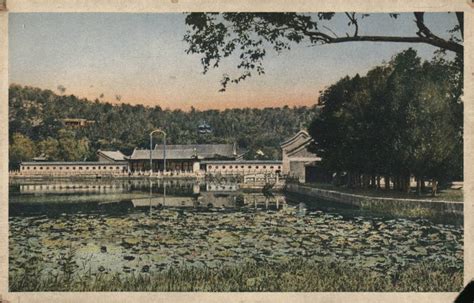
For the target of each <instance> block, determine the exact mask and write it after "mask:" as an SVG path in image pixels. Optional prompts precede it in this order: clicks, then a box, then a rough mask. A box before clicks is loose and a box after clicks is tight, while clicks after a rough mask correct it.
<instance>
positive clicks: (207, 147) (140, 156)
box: [128, 144, 243, 172]
mask: <svg viewBox="0 0 474 303" xmlns="http://www.w3.org/2000/svg"><path fill="white" fill-rule="evenodd" d="M242 154H243V153H242V151H239V150H238V149H237V146H236V145H235V144H174V145H167V146H166V151H165V150H164V147H163V146H162V145H158V144H157V145H156V146H155V148H154V149H153V150H152V151H151V158H152V163H153V164H152V165H153V171H162V170H163V167H164V158H165V157H166V170H169V171H192V172H199V170H200V169H201V166H200V163H201V162H202V161H206V160H216V159H219V160H222V159H225V160H237V159H239V158H241V157H242ZM128 161H129V163H130V170H131V171H132V172H135V171H149V170H150V150H149V149H135V150H133V153H132V154H131V155H130V157H128Z"/></svg>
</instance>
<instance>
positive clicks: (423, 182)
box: [420, 177, 426, 192]
mask: <svg viewBox="0 0 474 303" xmlns="http://www.w3.org/2000/svg"><path fill="white" fill-rule="evenodd" d="M420 182H421V192H425V191H426V186H425V185H426V184H425V178H424V177H421V178H420Z"/></svg>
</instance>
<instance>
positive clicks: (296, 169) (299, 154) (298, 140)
mask: <svg viewBox="0 0 474 303" xmlns="http://www.w3.org/2000/svg"><path fill="white" fill-rule="evenodd" d="M311 142H312V139H311V136H310V135H309V134H308V133H307V132H306V131H304V130H301V131H299V132H298V133H297V134H296V135H294V136H293V137H291V138H289V139H288V140H286V141H284V142H282V143H281V144H280V146H281V149H282V162H283V170H282V171H283V174H286V175H289V176H292V177H296V178H298V179H299V180H300V182H305V181H306V179H307V178H306V174H307V172H308V175H309V171H308V170H311V169H312V168H314V167H316V166H315V165H314V163H316V162H319V161H321V158H319V157H318V156H316V155H315V154H313V153H310V152H309V151H308V150H307V147H308V146H309V145H310V144H311Z"/></svg>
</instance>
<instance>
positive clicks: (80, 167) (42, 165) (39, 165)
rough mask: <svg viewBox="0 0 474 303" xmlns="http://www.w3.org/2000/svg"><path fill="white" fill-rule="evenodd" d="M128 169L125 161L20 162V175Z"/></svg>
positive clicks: (76, 173)
mask: <svg viewBox="0 0 474 303" xmlns="http://www.w3.org/2000/svg"><path fill="white" fill-rule="evenodd" d="M127 171H128V163H127V162H126V161H125V162H123V161H122V162H22V163H21V165H20V173H21V174H22V175H51V176H53V175H114V174H123V173H124V172H127Z"/></svg>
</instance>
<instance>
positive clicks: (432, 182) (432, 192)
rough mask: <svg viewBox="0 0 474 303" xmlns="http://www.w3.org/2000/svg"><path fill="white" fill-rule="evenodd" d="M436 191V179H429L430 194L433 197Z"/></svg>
mask: <svg viewBox="0 0 474 303" xmlns="http://www.w3.org/2000/svg"><path fill="white" fill-rule="evenodd" d="M437 193H438V180H436V179H434V178H433V180H432V181H431V195H432V196H433V197H436V194H437Z"/></svg>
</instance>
